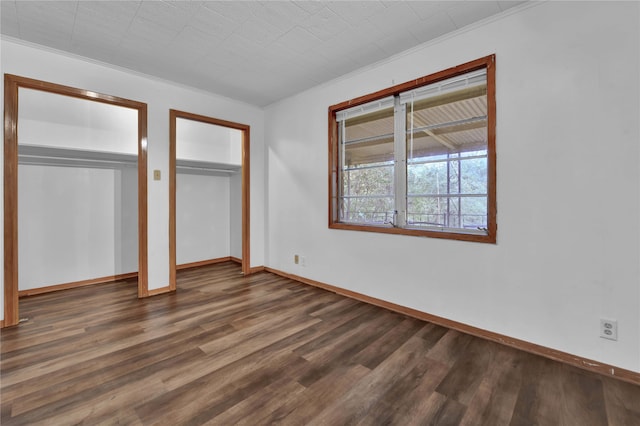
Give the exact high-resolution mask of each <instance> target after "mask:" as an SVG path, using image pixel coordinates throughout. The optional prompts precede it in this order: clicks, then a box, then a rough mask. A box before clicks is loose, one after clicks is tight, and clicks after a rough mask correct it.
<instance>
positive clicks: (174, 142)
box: [169, 109, 251, 291]
mask: <svg viewBox="0 0 640 426" xmlns="http://www.w3.org/2000/svg"><path fill="white" fill-rule="evenodd" d="M169 123H170V125H169V132H170V137H169V140H170V146H169V149H170V151H169V161H170V164H169V169H170V178H169V194H170V201H169V262H170V272H169V273H170V284H169V287H170V290H171V291H174V290H175V289H176V270H177V269H182V268H186V267H193V266H199V265H206V264H211V263H216V262H219V261H226V260H233V261H236V262H240V263H241V264H242V273H243V274H245V275H248V274H250V273H251V268H250V258H249V257H250V246H249V229H250V227H249V211H250V210H249V169H250V166H249V146H250V127H249V126H248V125H245V124H240V123H234V122H231V121H225V120H219V119H216V118H213V117H207V116H203V115H198V114H192V113H188V112H184V111H178V110H173V109H172V110H170V111H169ZM213 197H217V198H218V200H217V202H216V200H214V199H213Z"/></svg>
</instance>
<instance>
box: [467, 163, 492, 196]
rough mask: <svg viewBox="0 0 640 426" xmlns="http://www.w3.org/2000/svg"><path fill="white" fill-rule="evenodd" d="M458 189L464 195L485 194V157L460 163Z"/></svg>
mask: <svg viewBox="0 0 640 426" xmlns="http://www.w3.org/2000/svg"><path fill="white" fill-rule="evenodd" d="M460 176H461V178H460V187H461V191H462V192H463V193H465V194H486V193H487V157H486V156H485V157H482V158H471V159H468V160H463V161H460Z"/></svg>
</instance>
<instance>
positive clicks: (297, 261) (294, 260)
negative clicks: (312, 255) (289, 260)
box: [293, 254, 300, 265]
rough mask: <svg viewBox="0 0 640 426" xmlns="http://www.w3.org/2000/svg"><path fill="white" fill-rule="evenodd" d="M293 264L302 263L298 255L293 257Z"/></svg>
mask: <svg viewBox="0 0 640 426" xmlns="http://www.w3.org/2000/svg"><path fill="white" fill-rule="evenodd" d="M293 263H295V264H296V265H297V264H298V263H300V256H298V255H297V254H294V255H293Z"/></svg>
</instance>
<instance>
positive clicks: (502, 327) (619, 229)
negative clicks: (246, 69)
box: [265, 2, 640, 371]
mask: <svg viewBox="0 0 640 426" xmlns="http://www.w3.org/2000/svg"><path fill="white" fill-rule="evenodd" d="M638 9H639V4H638V3H635V2H630V3H608V2H585V3H576V2H545V3H536V4H533V5H530V6H525V7H521V8H519V9H517V10H516V11H513V12H507V13H506V14H505V15H503V16H502V17H501V18H497V19H493V20H489V21H487V22H485V23H482V24H479V25H475V26H473V27H470V28H469V29H466V30H464V31H459V32H457V33H455V34H453V35H452V36H449V37H445V38H442V39H440V40H437V41H435V42H432V43H430V44H426V45H424V46H422V47H421V48H418V49H414V50H412V51H410V52H407V53H406V54H404V55H399V56H397V57H395V58H393V59H391V60H388V61H386V62H384V63H381V64H379V65H377V66H373V67H369V68H368V69H365V70H362V71H360V72H356V73H353V74H350V75H348V76H344V77H343V78H341V79H339V80H337V81H334V82H331V83H329V84H325V85H323V86H321V87H318V88H315V89H312V90H309V91H307V92H304V93H301V94H298V95H296V96H294V97H292V98H289V99H287V100H284V101H281V102H279V103H277V104H274V105H272V106H270V107H268V108H267V110H266V116H265V118H266V123H267V129H266V135H265V138H266V141H267V161H268V171H267V180H268V195H269V196H268V209H267V212H268V215H267V217H268V226H267V228H268V235H267V252H268V262H267V264H268V266H270V267H273V268H276V269H280V270H283V271H287V272H290V273H295V274H298V275H301V276H304V277H307V278H310V279H314V280H318V281H321V282H325V283H329V284H332V285H336V286H339V287H342V288H346V289H349V290H352V291H356V292H360V293H363V294H366V295H369V296H373V297H376V298H380V299H384V300H388V301H390V302H393V303H397V304H400V305H404V306H408V307H411V308H415V309H418V310H421V311H424V312H428V313H431V314H435V315H439V316H441V317H444V318H448V319H451V320H455V321H459V322H462V323H465V324H469V325H472V326H476V327H480V328H483V329H487V330H490V331H493V332H496V333H501V334H504V335H507V336H512V337H515V338H519V339H523V340H526V341H529V342H533V343H537V344H540V345H543V346H546V347H550V348H555V349H558V350H561V351H565V352H568V353H571V354H575V355H579V356H582V357H586V358H589V359H594V360H598V361H600V362H605V363H609V364H612V365H615V366H619V367H622V368H626V369H630V370H633V371H640V271H639V259H640V248H639V246H640V205H639V201H640V184H639V182H640V173H639V171H640V167H639V166H640V152H639V140H640V102H639V99H640V96H639V95H640V93H639V75H640V69H639V54H640V53H639V52H640V41H639V40H640V33H639V16H640V15H639V12H638ZM491 53H495V54H496V55H497V77H496V78H497V88H496V90H497V156H498V163H497V164H498V170H497V172H498V186H497V192H498V242H497V244H496V245H490V244H480V243H468V242H461V241H447V240H440V239H429V238H421V237H410V236H398V235H385V234H375V233H365V232H352V231H344V230H330V229H328V227H327V222H328V218H327V210H328V206H327V194H328V188H327V161H326V160H325V159H326V157H327V108H328V107H329V106H330V105H333V104H336V103H339V102H342V101H345V100H348V99H352V98H355V97H358V96H361V95H365V94H368V93H372V92H374V91H377V90H380V89H383V88H386V87H389V86H391V85H393V84H399V83H402V82H405V81H409V80H411V79H414V78H417V77H420V76H424V75H428V74H430V73H433V72H436V71H439V70H442V69H445V68H448V67H451V66H455V65H458V64H461V63H464V62H467V61H470V60H473V59H477V58H479V57H483V56H486V55H488V54H491ZM318 159H322V160H321V161H320V160H318ZM295 253H297V254H300V255H304V256H305V257H306V264H307V265H306V266H301V265H294V263H293V254H295ZM600 317H607V318H614V319H617V320H618V323H619V340H618V341H617V342H615V341H609V340H604V339H601V338H599V318H600Z"/></svg>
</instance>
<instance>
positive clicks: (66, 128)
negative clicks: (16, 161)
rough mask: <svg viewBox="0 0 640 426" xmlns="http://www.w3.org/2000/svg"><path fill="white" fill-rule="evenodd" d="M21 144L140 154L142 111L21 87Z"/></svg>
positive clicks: (19, 114)
mask: <svg viewBox="0 0 640 426" xmlns="http://www.w3.org/2000/svg"><path fill="white" fill-rule="evenodd" d="M18 116H19V117H20V119H19V120H18V135H19V137H20V142H19V143H20V144H26V145H46V146H54V147H59V148H73V149H85V150H92V151H110V152H119V153H126V154H136V155H137V154H138V111H137V110H135V109H131V108H125V107H121V106H117V105H110V104H105V103H102V102H94V101H89V100H86V99H78V98H72V97H70V96H61V95H58V94H55V93H48V92H43V91H40V90H32V89H25V88H20V89H19V91H18Z"/></svg>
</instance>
